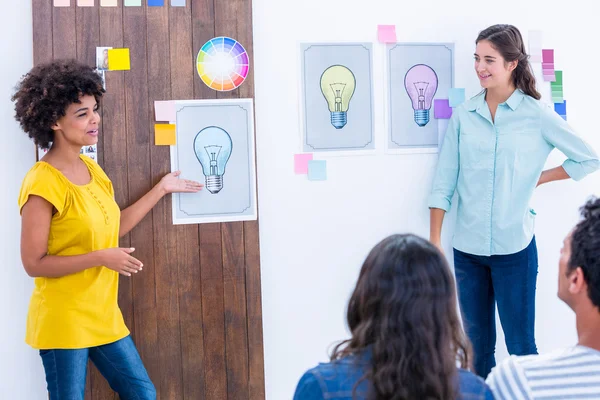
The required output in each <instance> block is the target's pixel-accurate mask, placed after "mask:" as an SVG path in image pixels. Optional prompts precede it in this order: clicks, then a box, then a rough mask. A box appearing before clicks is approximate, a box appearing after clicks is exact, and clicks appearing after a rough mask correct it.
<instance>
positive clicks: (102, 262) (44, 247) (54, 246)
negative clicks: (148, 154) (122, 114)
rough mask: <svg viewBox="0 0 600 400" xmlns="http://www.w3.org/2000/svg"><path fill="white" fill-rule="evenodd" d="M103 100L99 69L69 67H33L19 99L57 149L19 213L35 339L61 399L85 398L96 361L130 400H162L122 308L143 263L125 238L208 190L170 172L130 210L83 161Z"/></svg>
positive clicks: (30, 181) (33, 175)
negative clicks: (166, 208) (125, 285)
mask: <svg viewBox="0 0 600 400" xmlns="http://www.w3.org/2000/svg"><path fill="white" fill-rule="evenodd" d="M103 93H104V90H103V88H102V80H101V77H100V76H99V75H98V74H97V73H96V72H95V71H94V69H93V68H91V67H88V66H86V65H82V64H79V63H78V62H76V61H74V60H66V61H54V62H50V63H47V64H43V65H39V66H37V67H35V68H33V69H32V70H31V71H30V72H29V73H28V74H26V75H25V76H24V77H23V79H22V80H21V82H20V83H19V85H18V86H17V92H16V93H15V94H14V96H13V101H15V102H16V104H15V111H16V119H17V121H19V123H20V124H21V127H22V129H23V130H24V131H25V132H26V133H27V134H28V135H29V137H30V138H32V139H33V141H34V142H35V144H36V145H37V146H40V147H42V148H46V149H47V148H49V151H48V152H47V153H46V155H45V156H44V157H43V158H42V159H41V160H40V161H39V162H37V163H36V164H35V165H34V166H33V167H32V168H31V169H30V170H29V172H28V173H27V175H26V176H25V178H24V180H23V183H22V186H21V192H20V195H19V207H20V212H21V216H22V227H21V259H22V262H23V266H24V268H25V271H26V272H27V274H29V275H30V276H31V277H34V278H35V287H34V290H33V294H32V296H31V301H30V304H29V312H28V315H27V332H26V342H27V343H28V344H29V345H30V346H32V347H33V348H35V349H39V352H40V356H41V358H42V363H43V365H44V370H45V372H46V382H47V386H48V391H49V393H50V399H51V400H54V399H83V398H84V390H85V381H86V369H87V362H88V358H89V359H91V360H92V362H93V363H94V364H95V365H96V367H97V368H98V370H99V371H100V372H101V373H102V375H103V376H104V377H105V378H106V379H107V380H108V382H109V384H110V386H111V387H112V388H113V390H115V391H116V392H117V393H119V396H120V398H121V399H144V400H146V399H155V398H156V390H155V388H154V385H153V384H152V382H151V380H150V378H149V377H148V373H147V372H146V369H145V368H144V365H143V364H142V361H141V359H140V356H139V354H138V352H137V350H136V347H135V344H134V343H133V341H132V339H131V336H130V332H129V330H128V328H127V327H126V326H125V322H124V320H123V316H122V314H121V310H120V309H119V306H118V304H117V297H118V283H119V274H121V275H125V276H128V277H130V276H132V275H135V274H137V273H140V272H141V271H142V267H143V264H142V262H140V261H139V260H137V259H136V258H135V257H133V256H132V252H133V251H134V249H133V248H120V247H119V246H118V242H119V237H122V236H123V235H125V234H126V233H127V232H129V231H130V230H131V229H132V228H133V227H134V226H135V225H136V224H137V223H138V222H139V221H140V220H141V219H142V218H143V217H144V216H145V215H146V214H147V213H148V212H149V211H150V210H151V209H152V207H154V205H155V204H156V203H157V202H158V201H159V200H160V199H161V198H162V197H163V196H164V195H166V194H168V193H173V192H197V191H198V190H200V189H201V188H202V185H201V184H199V183H197V182H193V181H188V180H183V179H179V178H178V175H179V172H174V173H170V174H167V175H166V176H164V177H163V178H162V179H161V180H160V182H159V183H158V184H157V185H156V186H154V187H153V188H152V189H151V190H150V191H149V192H148V193H146V194H145V195H144V196H143V197H142V198H141V199H139V200H138V201H137V202H135V203H134V204H133V205H131V206H129V207H127V208H125V209H124V210H122V211H121V210H120V209H119V206H118V205H117V203H116V202H115V200H114V190H113V185H112V183H111V181H110V179H109V178H108V177H107V175H106V174H105V173H104V171H103V170H102V168H100V166H99V165H98V164H96V163H95V162H93V161H92V160H91V159H89V158H88V157H86V156H84V155H81V154H80V150H81V148H82V147H84V146H91V145H94V144H96V143H97V142H98V132H99V130H98V126H99V124H100V116H99V114H98V107H99V102H100V98H101V97H102V95H103ZM50 144H51V146H50Z"/></svg>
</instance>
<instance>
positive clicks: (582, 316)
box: [487, 199, 600, 400]
mask: <svg viewBox="0 0 600 400" xmlns="http://www.w3.org/2000/svg"><path fill="white" fill-rule="evenodd" d="M582 216H583V219H582V221H580V222H579V223H578V224H577V225H576V226H575V228H574V229H573V230H572V231H571V232H570V233H569V235H568V236H567V237H566V238H565V240H564V242H563V248H562V250H561V257H560V261H559V272H558V297H559V298H560V299H561V300H562V301H564V302H565V303H566V304H567V305H568V306H569V307H570V308H571V309H572V310H573V311H575V316H576V320H577V334H578V337H579V343H578V344H577V345H576V346H573V347H569V348H566V349H562V350H559V351H555V352H553V353H551V354H546V355H539V356H538V355H535V356H521V357H518V356H511V357H509V358H508V359H507V360H505V361H504V362H503V363H501V364H500V365H498V366H497V367H496V368H494V369H493V371H492V373H491V374H490V375H489V376H488V379H487V383H488V385H489V386H490V387H491V389H492V392H493V393H494V397H495V398H496V399H511V400H512V399H542V398H543V399H600V199H595V200H591V201H589V202H588V203H587V204H586V205H585V206H584V207H583V208H582Z"/></svg>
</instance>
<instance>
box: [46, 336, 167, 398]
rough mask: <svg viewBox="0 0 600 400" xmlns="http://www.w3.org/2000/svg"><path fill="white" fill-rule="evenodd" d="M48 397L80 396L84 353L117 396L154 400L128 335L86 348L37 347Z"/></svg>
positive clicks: (138, 357) (154, 394) (85, 358)
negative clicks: (49, 348) (51, 348)
mask: <svg viewBox="0 0 600 400" xmlns="http://www.w3.org/2000/svg"><path fill="white" fill-rule="evenodd" d="M40 355H41V357H42V362H43V364H44V370H45V371H46V382H47V384H48V392H49V393H50V400H83V398H84V392H85V378H86V373H87V363H88V357H89V359H91V360H92V362H93V363H94V365H95V366H96V368H98V370H99V371H100V373H101V374H102V375H103V376H104V378H106V380H107V381H108V383H109V384H110V387H111V388H112V389H113V390H114V391H115V392H117V393H118V394H119V398H120V399H121V400H155V399H156V389H155V388H154V385H153V384H152V381H150V378H149V377H148V373H147V372H146V368H145V367H144V364H143V363H142V360H141V359H140V356H139V354H138V351H137V349H136V348H135V344H134V343H133V340H132V339H131V336H127V337H125V338H123V339H121V340H118V341H116V342H114V343H110V344H106V345H102V346H98V347H90V348H87V349H54V350H40Z"/></svg>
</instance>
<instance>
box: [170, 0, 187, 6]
mask: <svg viewBox="0 0 600 400" xmlns="http://www.w3.org/2000/svg"><path fill="white" fill-rule="evenodd" d="M171 7H185V0H171Z"/></svg>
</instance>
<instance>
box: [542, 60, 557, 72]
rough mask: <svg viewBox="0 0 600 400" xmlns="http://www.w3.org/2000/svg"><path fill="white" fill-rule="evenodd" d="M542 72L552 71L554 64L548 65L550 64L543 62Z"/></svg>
mask: <svg viewBox="0 0 600 400" xmlns="http://www.w3.org/2000/svg"><path fill="white" fill-rule="evenodd" d="M542 70H544V71H546V70H548V71H554V63H550V62H549V63H545V62H543V63H542Z"/></svg>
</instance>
